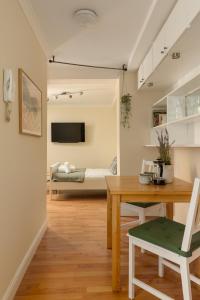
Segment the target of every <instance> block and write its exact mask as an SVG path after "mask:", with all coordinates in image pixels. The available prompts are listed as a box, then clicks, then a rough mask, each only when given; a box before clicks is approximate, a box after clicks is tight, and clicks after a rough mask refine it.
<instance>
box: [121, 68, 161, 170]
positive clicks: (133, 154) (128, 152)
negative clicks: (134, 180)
mask: <svg viewBox="0 0 200 300" xmlns="http://www.w3.org/2000/svg"><path fill="white" fill-rule="evenodd" d="M125 74H126V76H125V86H126V89H125V93H126V92H129V93H130V94H131V95H132V117H131V124H130V128H123V127H122V126H121V127H120V174H121V175H138V174H139V173H140V170H141V164H142V160H143V159H153V158H154V159H155V158H157V152H156V151H155V150H154V149H149V148H145V147H144V145H145V144H149V143H150V128H151V126H152V117H151V107H152V103H153V102H154V101H155V99H158V98H159V96H160V92H152V91H151V89H150V88H149V89H146V90H140V91H138V90H137V74H136V72H126V73H125ZM121 82H122V81H121Z"/></svg>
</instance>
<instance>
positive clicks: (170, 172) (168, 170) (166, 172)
mask: <svg viewBox="0 0 200 300" xmlns="http://www.w3.org/2000/svg"><path fill="white" fill-rule="evenodd" d="M163 178H164V179H165V182H166V183H172V182H173V179H174V166H173V165H164V166H163Z"/></svg>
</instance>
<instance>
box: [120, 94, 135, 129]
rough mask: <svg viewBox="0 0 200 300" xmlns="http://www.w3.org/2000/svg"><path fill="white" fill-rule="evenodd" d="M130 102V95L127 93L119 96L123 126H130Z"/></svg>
mask: <svg viewBox="0 0 200 300" xmlns="http://www.w3.org/2000/svg"><path fill="white" fill-rule="evenodd" d="M131 102H132V96H131V95H130V94H129V93H128V94H124V95H123V96H122V97H121V102H120V104H121V105H120V106H121V124H122V126H123V127H124V128H130V116H131V115H132V113H131V104H132V103H131Z"/></svg>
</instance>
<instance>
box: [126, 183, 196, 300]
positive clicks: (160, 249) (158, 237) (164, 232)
mask: <svg viewBox="0 0 200 300" xmlns="http://www.w3.org/2000/svg"><path fill="white" fill-rule="evenodd" d="M199 195H200V179H199V178H196V179H195V182H194V187H193V192H192V197H191V201H190V206H189V210H188V216H187V221H186V225H183V224H180V223H177V222H175V221H172V220H168V219H167V218H165V217H161V218H158V219H156V220H153V221H150V222H146V223H145V224H142V225H140V226H138V227H135V228H131V229H129V232H128V236H129V298H130V299H134V296H135V291H134V286H135V285H137V286H139V287H140V288H143V289H145V290H146V291H148V292H150V293H152V294H153V295H155V296H156V297H158V298H159V299H166V300H167V299H172V298H170V297H168V296H167V295H165V294H163V293H161V292H159V291H158V290H156V289H155V288H153V287H151V286H149V285H147V284H146V283H144V282H142V281H141V280H138V279H137V278H136V277H135V246H139V247H142V248H143V249H145V250H148V251H150V252H152V253H154V254H156V255H158V257H159V268H158V274H159V276H160V277H163V276H164V266H167V267H169V268H171V269H173V270H174V271H176V272H178V273H180V274H181V280H182V289H183V297H184V300H191V299H192V293H191V283H190V281H191V280H192V281H193V282H195V283H196V284H198V285H200V279H199V278H197V277H196V276H194V275H192V274H190V271H189V264H190V263H191V262H192V261H194V260H195V259H196V258H197V257H199V256H200V225H199V223H200V213H199Z"/></svg>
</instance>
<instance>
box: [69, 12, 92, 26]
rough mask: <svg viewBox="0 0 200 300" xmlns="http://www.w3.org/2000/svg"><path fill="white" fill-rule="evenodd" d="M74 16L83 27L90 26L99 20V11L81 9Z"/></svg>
mask: <svg viewBox="0 0 200 300" xmlns="http://www.w3.org/2000/svg"><path fill="white" fill-rule="evenodd" d="M73 16H74V18H75V19H76V20H77V22H78V23H79V24H80V25H81V26H82V27H88V26H90V25H93V24H95V23H96V22H97V18H98V16H97V13H96V12H95V11H93V10H91V9H79V10H76V11H75V12H74V14H73Z"/></svg>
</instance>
